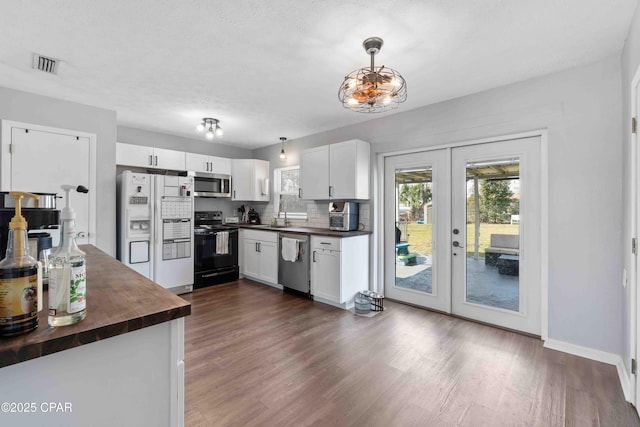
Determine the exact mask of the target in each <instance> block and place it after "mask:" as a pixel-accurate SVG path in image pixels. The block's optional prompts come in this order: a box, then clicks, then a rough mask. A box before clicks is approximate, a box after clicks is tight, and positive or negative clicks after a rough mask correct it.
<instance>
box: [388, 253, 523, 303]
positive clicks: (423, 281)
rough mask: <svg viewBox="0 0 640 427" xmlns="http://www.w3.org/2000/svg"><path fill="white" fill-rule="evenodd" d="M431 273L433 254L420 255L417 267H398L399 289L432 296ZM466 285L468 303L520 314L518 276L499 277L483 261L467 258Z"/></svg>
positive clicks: (397, 280) (495, 268)
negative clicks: (413, 290) (412, 290)
mask: <svg viewBox="0 0 640 427" xmlns="http://www.w3.org/2000/svg"><path fill="white" fill-rule="evenodd" d="M431 274H432V265H431V255H423V254H417V257H416V265H400V264H396V286H398V287H402V288H408V289H415V290H418V291H422V292H427V293H431V291H432V276H431ZM467 284H468V285H467V301H469V302H473V303H477V304H483V305H487V306H491V307H497V308H503V309H506V310H512V311H518V308H519V292H518V290H519V286H518V276H509V275H506V274H499V273H498V269H497V267H496V266H485V264H484V259H483V258H480V259H477V260H474V259H473V258H467Z"/></svg>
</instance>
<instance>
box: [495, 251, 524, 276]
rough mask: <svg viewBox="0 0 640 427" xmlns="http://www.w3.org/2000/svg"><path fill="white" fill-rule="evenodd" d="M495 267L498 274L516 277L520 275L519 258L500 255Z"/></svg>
mask: <svg viewBox="0 0 640 427" xmlns="http://www.w3.org/2000/svg"><path fill="white" fill-rule="evenodd" d="M496 266H497V267H498V273H500V274H506V275H508V276H517V275H519V274H520V257H519V256H517V255H500V256H499V257H498V261H497V262H496Z"/></svg>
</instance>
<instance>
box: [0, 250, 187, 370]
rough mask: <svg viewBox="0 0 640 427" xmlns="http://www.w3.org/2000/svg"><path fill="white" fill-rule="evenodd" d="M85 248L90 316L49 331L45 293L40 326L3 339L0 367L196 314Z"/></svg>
mask: <svg viewBox="0 0 640 427" xmlns="http://www.w3.org/2000/svg"><path fill="white" fill-rule="evenodd" d="M80 248H81V249H82V250H83V251H85V253H86V254H87V317H86V318H85V319H84V320H82V321H81V322H78V323H76V324H73V325H69V326H59V327H56V328H52V327H49V325H48V323H47V315H48V310H47V306H48V302H49V299H48V294H47V292H46V291H45V292H44V295H43V303H44V306H45V308H44V309H43V310H42V311H40V313H38V321H39V326H38V328H37V329H36V330H34V331H32V332H28V333H26V334H23V335H18V336H15V337H7V338H0V368H3V367H5V366H9V365H13V364H16V363H20V362H24V361H27V360H30V359H35V358H38V357H41V356H46V355H48V354H52V353H57V352H59V351H63V350H68V349H70V348H73V347H78V346H81V345H84V344H89V343H92V342H95V341H98V340H103V339H105V338H110V337H114V336H116V335H122V334H125V333H127V332H132V331H135V330H138V329H142V328H146V327H148V326H153V325H157V324H159V323H163V322H168V321H170V320H173V319H177V318H180V317H184V316H188V315H189V314H191V304H189V303H188V302H187V301H185V300H183V299H182V298H180V297H179V296H177V295H175V294H173V293H171V292H169V291H167V290H166V289H164V288H163V287H162V286H160V285H158V284H156V283H153V282H152V281H150V280H148V279H147V278H145V277H144V276H141V275H140V274H138V273H136V272H135V271H133V270H132V269H130V268H129V267H127V266H125V265H123V264H121V263H120V261H118V260H116V259H115V258H113V257H111V256H109V255H107V254H106V253H104V252H103V251H101V250H100V249H98V248H96V247H94V246H91V245H83V246H81V247H80Z"/></svg>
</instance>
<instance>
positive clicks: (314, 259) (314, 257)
mask: <svg viewBox="0 0 640 427" xmlns="http://www.w3.org/2000/svg"><path fill="white" fill-rule="evenodd" d="M313 262H316V251H313Z"/></svg>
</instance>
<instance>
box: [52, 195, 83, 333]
mask: <svg viewBox="0 0 640 427" xmlns="http://www.w3.org/2000/svg"><path fill="white" fill-rule="evenodd" d="M61 188H62V189H63V190H64V191H65V201H66V204H65V207H64V208H63V209H62V212H61V213H60V223H61V230H60V246H58V248H57V249H56V250H55V252H53V253H52V254H51V256H50V257H49V319H48V320H49V325H50V326H64V325H71V324H74V323H77V322H79V321H81V320H83V319H84V318H85V317H86V315H87V268H86V261H85V253H84V252H83V251H81V250H80V249H79V248H78V244H77V243H76V231H75V222H76V214H75V212H74V210H73V209H72V208H71V205H70V200H69V199H70V195H69V192H70V191H71V190H74V189H76V187H75V186H73V185H63V186H61ZM83 189H84V187H83Z"/></svg>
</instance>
